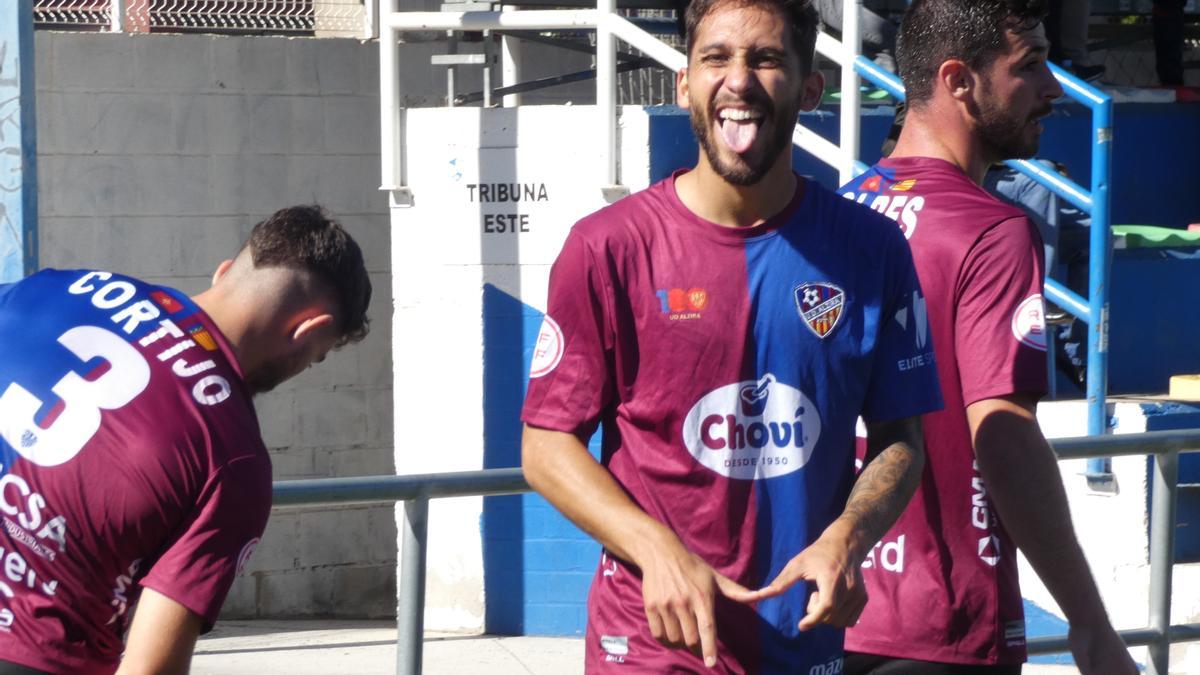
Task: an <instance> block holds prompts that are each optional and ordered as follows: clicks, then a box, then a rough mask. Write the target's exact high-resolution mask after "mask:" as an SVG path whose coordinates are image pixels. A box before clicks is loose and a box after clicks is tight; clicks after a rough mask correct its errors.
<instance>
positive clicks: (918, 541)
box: [841, 157, 1046, 664]
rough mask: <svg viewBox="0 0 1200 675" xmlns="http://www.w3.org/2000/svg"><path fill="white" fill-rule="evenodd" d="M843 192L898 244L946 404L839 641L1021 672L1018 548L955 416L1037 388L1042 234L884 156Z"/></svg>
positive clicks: (1042, 374) (924, 165)
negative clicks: (879, 217) (919, 298)
mask: <svg viewBox="0 0 1200 675" xmlns="http://www.w3.org/2000/svg"><path fill="white" fill-rule="evenodd" d="M841 192H842V195H843V196H844V197H846V198H849V199H852V200H854V201H856V202H858V203H860V204H864V205H866V206H870V207H871V208H873V209H875V210H876V211H879V212H880V213H883V214H885V215H887V216H889V217H891V218H892V219H893V220H895V221H896V222H897V224H898V225H899V226H900V230H901V231H902V232H904V235H905V236H906V237H908V242H909V245H910V246H911V247H912V254H913V261H914V262H915V263H916V266H917V275H918V276H919V277H920V279H921V287H922V288H923V289H924V290H925V303H924V307H922V308H921V313H922V314H927V315H928V319H929V329H930V335H929V342H931V343H932V348H933V352H934V355H935V358H936V360H937V364H938V378H939V380H940V382H941V388H942V396H943V398H944V399H945V401H946V407H945V409H944V410H941V411H938V412H935V413H929V414H926V415H924V416H922V418H921V422H922V425H923V426H924V430H925V450H926V456H927V461H926V463H925V473H924V474H923V476H922V481H921V486H920V488H919V489H918V490H917V493H916V494H915V495H914V496H913V498H912V501H910V502H909V504H908V508H907V509H905V511H904V513H903V514H902V515H901V516H900V520H899V521H897V522H896V524H895V525H894V526H893V527H892V529H891V531H889V532H888V533H887V535H885V536H884V538H883V540H882V541H881V542H880V543H879V545H878V546H876V547H875V550H874V551H873V552H872V553H871V554H870V556H869V557H868V558H867V562H866V564H865V565H864V569H863V576H864V578H865V580H866V583H867V593H868V594H869V595H870V596H871V600H870V602H868V603H867V608H866V610H865V611H864V612H863V615H862V617H861V618H860V619H859V621H858V624H857V625H856V626H855V627H854V628H853V629H851V630H849V631H847V633H846V649H847V650H850V651H858V652H866V653H871V654H881V655H884V656H893V657H901V658H908V659H918V660H922V661H937V662H943V663H962V664H1017V663H1021V662H1022V661H1024V660H1025V623H1024V619H1023V610H1022V604H1021V592H1020V588H1019V587H1018V584H1017V554H1016V548H1015V547H1014V545H1013V542H1012V539H1011V538H1010V537H1009V536H1008V532H1007V531H1005V529H1004V525H1003V524H1002V523H1001V522H1000V520H999V519H998V518H997V516H996V513H995V510H994V509H993V508H992V504H991V499H990V498H989V496H988V492H987V485H986V484H985V483H984V481H983V478H982V476H981V475H980V473H979V470H978V468H977V467H976V465H975V453H974V450H973V447H972V444H971V432H970V428H969V426H968V423H967V413H966V408H967V406H969V405H971V404H972V403H976V402H978V401H982V400H985V399H991V398H998V397H1002V396H1008V395H1012V394H1026V395H1033V396H1040V395H1041V393H1042V392H1044V391H1045V388H1046V334H1045V330H1044V319H1043V316H1042V295H1041V293H1042V255H1041V238H1040V236H1039V235H1038V233H1037V229H1036V228H1034V226H1033V224H1032V223H1030V221H1029V219H1028V218H1027V217H1026V216H1025V214H1024V212H1022V211H1021V210H1020V209H1018V208H1016V207H1013V206H1010V205H1008V204H1004V203H1002V202H1000V201H999V200H997V199H996V198H995V197H993V196H991V195H990V194H988V193H987V192H985V191H984V190H983V188H981V187H979V186H978V185H976V184H974V183H973V182H971V180H970V178H968V177H967V175H966V174H964V173H963V172H962V171H961V170H959V168H958V167H957V166H955V165H953V164H950V163H949V162H946V161H943V160H940V159H933V158H928V157H904V158H897V159H885V160H882V161H881V162H880V163H879V164H877V165H876V166H874V167H872V168H871V169H870V170H869V171H867V172H866V173H864V174H863V175H861V176H859V177H858V178H857V179H855V180H853V181H851V182H850V183H849V184H847V185H846V186H845V187H843V188H842V189H841ZM922 341H923V342H924V341H925V340H924V339H923V340H922Z"/></svg>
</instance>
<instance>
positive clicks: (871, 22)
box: [813, 0, 896, 73]
mask: <svg viewBox="0 0 1200 675" xmlns="http://www.w3.org/2000/svg"><path fill="white" fill-rule="evenodd" d="M813 5H814V6H815V7H816V8H817V12H818V13H819V14H820V15H821V23H822V24H824V26H825V27H826V28H828V29H831V30H833V31H835V32H836V33H838V34H839V35H841V32H842V0H816V2H814V3H813ZM858 32H859V34H860V35H862V51H863V54H865V55H866V56H867V58H870V59H873V60H874V61H875V64H876V65H878V66H879V67H880V68H883V69H884V70H886V71H888V72H890V73H894V72H896V56H895V54H896V24H894V23H892V21H891V19H888V18H887V17H883V16H880V15H878V14H876V13H875V12H872V11H871V10H869V9H867V8H866V7H864V8H863V10H862V13H861V14H860V15H859V17H858Z"/></svg>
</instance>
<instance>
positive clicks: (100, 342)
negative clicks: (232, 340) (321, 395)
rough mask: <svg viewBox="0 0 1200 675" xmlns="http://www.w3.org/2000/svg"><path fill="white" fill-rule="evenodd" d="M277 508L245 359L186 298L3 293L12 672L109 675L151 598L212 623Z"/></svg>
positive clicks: (107, 278) (0, 432)
mask: <svg viewBox="0 0 1200 675" xmlns="http://www.w3.org/2000/svg"><path fill="white" fill-rule="evenodd" d="M270 498H271V465H270V459H269V457H268V455H267V452H266V448H265V447H264V446H263V443H262V438H261V434H260V432H259V428H258V421H257V418H256V416H255V413H254V408H253V406H252V405H251V401H250V394H249V392H248V391H247V389H246V387H245V384H244V382H243V380H242V376H241V373H240V371H239V369H238V365H237V361H236V359H235V357H234V355H233V352H232V351H231V349H230V346H229V345H228V343H227V342H226V341H225V338H224V337H223V336H222V335H221V334H220V332H219V331H218V330H217V329H216V327H215V326H214V325H213V323H212V322H211V320H210V319H209V318H208V317H207V315H205V314H204V313H203V312H202V311H201V310H200V309H199V308H198V307H197V306H196V305H195V304H194V303H192V301H191V300H189V299H188V298H187V297H186V296H184V295H183V294H181V293H179V292H178V291H175V290H173V289H169V288H163V287H158V286H153V285H150V284H146V283H144V282H141V281H138V280H136V279H131V278H128V277H122V276H118V275H115V274H110V273H108V272H95V271H87V270H75V271H57V270H48V271H43V272H39V273H37V274H35V275H33V276H31V277H29V278H27V279H25V280H23V281H20V282H17V283H14V284H8V285H0V661H10V662H14V663H19V664H23V665H26V666H29V667H32V668H37V669H41V670H47V671H51V672H71V673H84V674H87V673H111V672H113V671H114V670H115V669H116V667H117V665H118V661H119V658H120V654H121V651H122V635H123V633H124V630H125V629H126V627H127V623H128V619H129V615H130V614H131V613H132V609H133V605H134V603H135V601H136V599H137V597H138V594H139V590H140V588H142V587H145V588H151V589H154V590H155V591H157V592H159V593H161V594H163V595H165V596H167V597H168V598H171V599H172V600H174V601H176V602H178V603H180V604H181V605H183V606H184V607H186V608H187V609H189V610H191V611H192V612H194V613H196V614H197V615H199V616H200V617H202V618H203V621H204V624H205V626H206V627H209V626H211V625H212V623H213V622H214V621H216V618H217V612H218V610H219V609H220V607H221V603H222V602H223V601H224V599H225V595H226V594H227V593H228V591H229V588H230V585H231V584H232V583H233V578H234V576H235V575H236V573H237V571H238V568H239V567H240V566H241V565H242V564H244V562H245V560H246V559H247V558H248V557H249V555H250V553H251V552H252V551H253V549H254V546H255V545H256V544H257V542H258V537H259V536H260V535H261V533H262V531H263V528H264V527H265V525H266V520H267V515H268V512H269V510H270Z"/></svg>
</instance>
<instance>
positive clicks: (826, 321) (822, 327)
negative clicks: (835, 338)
mask: <svg viewBox="0 0 1200 675" xmlns="http://www.w3.org/2000/svg"><path fill="white" fill-rule="evenodd" d="M795 299H796V310H797V311H799V312H800V318H801V319H804V323H805V324H807V325H808V327H809V329H810V330H812V332H813V334H814V335H816V336H817V337H819V338H822V339H824V338H825V336H826V335H829V334H830V333H832V332H833V329H834V328H837V325H838V322H839V321H840V320H841V318H842V309H843V308H844V307H845V304H846V294H845V293H844V292H842V289H840V288H838V287H837V286H834V285H833V284H828V283H824V282H809V283H805V284H800V285H799V286H797V287H796V290H795Z"/></svg>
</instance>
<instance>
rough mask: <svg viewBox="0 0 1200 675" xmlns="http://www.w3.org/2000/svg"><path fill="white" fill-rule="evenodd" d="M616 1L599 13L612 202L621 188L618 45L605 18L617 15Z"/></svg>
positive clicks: (607, 0) (600, 3) (603, 1)
mask: <svg viewBox="0 0 1200 675" xmlns="http://www.w3.org/2000/svg"><path fill="white" fill-rule="evenodd" d="M616 9H617V3H616V0H597V1H596V12H597V13H598V14H599V15H600V16H599V17H598V19H599V20H598V21H596V108H597V112H598V113H599V114H600V143H601V148H600V154H601V156H602V157H603V158H604V185H603V187H602V188H601V190H602V192H603V193H604V195H605V198H606V199H608V201H616V200H615V199H612V198H610V197H611V196H612V191H613V190H615V189H616V188H617V187H618V186H619V185H620V182H621V181H620V177H619V176H618V174H617V42H616V38H614V37H613V34H612V31H610V30H609V29H608V24H607V23H606V22H605V21H604V17H605V16H607V15H609V14H612V13H614V12H616Z"/></svg>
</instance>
